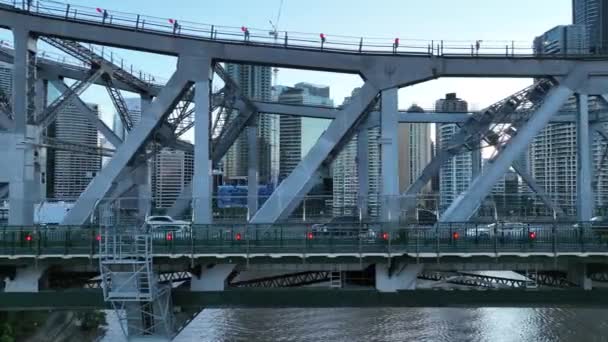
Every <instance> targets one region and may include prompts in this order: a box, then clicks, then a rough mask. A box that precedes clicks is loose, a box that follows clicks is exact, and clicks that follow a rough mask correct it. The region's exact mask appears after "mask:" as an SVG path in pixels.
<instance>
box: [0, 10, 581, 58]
mask: <svg viewBox="0 0 608 342" xmlns="http://www.w3.org/2000/svg"><path fill="white" fill-rule="evenodd" d="M0 4H3V5H5V7H7V8H9V9H15V10H19V11H25V12H29V13H31V14H35V15H40V16H49V17H54V18H60V19H62V20H70V21H80V22H87V23H94V24H99V25H105V26H114V27H119V28H128V29H129V30H135V31H146V32H152V33H156V34H163V35H174V36H180V37H187V38H195V39H205V40H217V41H225V42H234V43H245V44H259V45H273V46H280V47H285V48H302V49H315V50H325V51H348V52H354V53H374V54H377V53H379V54H410V55H411V54H414V55H468V56H478V55H486V56H515V55H519V56H531V55H533V49H532V42H523V41H514V40H493V41H488V40H485V41H481V40H449V41H448V40H430V39H412V38H402V37H356V36H349V35H332V34H324V33H321V32H319V33H305V32H288V31H275V30H272V29H270V30H269V29H257V28H250V27H247V26H246V25H245V26H242V27H231V26H222V25H212V24H203V23H196V22H191V21H185V20H178V19H176V18H171V17H167V18H159V17H152V16H145V15H141V14H133V13H126V12H120V11H114V10H110V9H106V8H94V7H87V6H79V5H72V4H66V3H63V2H58V1H52V0H41V1H28V0H0ZM581 54H582V51H580V49H577V50H573V51H567V52H566V53H564V55H572V56H578V55H581ZM549 57H551V56H549ZM553 57H556V56H553ZM557 57H563V55H562V56H557Z"/></svg>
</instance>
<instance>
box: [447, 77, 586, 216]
mask: <svg viewBox="0 0 608 342" xmlns="http://www.w3.org/2000/svg"><path fill="white" fill-rule="evenodd" d="M583 76H584V74H582V73H580V72H577V71H574V72H573V74H571V75H570V76H568V77H567V78H566V79H565V80H564V81H563V82H562V83H561V84H560V85H559V86H557V87H556V88H554V89H552V90H551V91H550V92H549V93H548V94H547V96H546V98H545V101H544V102H543V103H542V105H541V106H540V108H539V109H538V110H537V111H536V112H535V113H534V114H533V115H532V117H531V119H530V120H529V121H528V122H527V123H526V124H525V126H523V127H522V128H521V129H520V130H518V133H517V135H516V136H515V137H513V138H512V139H511V140H510V142H509V144H507V145H506V147H505V148H504V149H503V150H502V151H500V153H499V155H498V157H497V158H496V159H495V160H494V162H493V163H491V164H490V165H488V167H487V168H486V169H485V170H484V171H483V173H482V174H481V175H480V176H479V177H477V178H475V180H474V181H473V182H471V184H470V186H469V188H468V190H467V191H465V192H464V193H462V194H460V195H459V196H458V197H457V198H456V199H455V200H454V202H452V204H451V205H450V207H449V208H448V209H447V210H446V211H445V213H444V214H443V216H442V217H441V219H440V221H441V222H459V221H460V222H464V221H467V220H468V219H469V218H470V217H471V216H472V215H473V214H474V213H475V210H477V207H478V206H479V204H480V203H481V201H482V200H483V198H484V197H485V196H487V194H488V193H489V192H490V191H491V190H492V187H494V184H496V182H497V181H498V179H500V177H501V176H502V175H504V173H505V172H506V171H507V170H508V169H509V167H510V166H511V165H512V164H513V161H515V160H516V159H517V158H518V157H519V156H520V155H521V153H522V152H523V151H525V149H526V147H527V146H528V144H529V143H530V142H531V141H532V139H534V137H535V136H536V135H537V134H538V132H540V131H541V130H542V129H543V128H544V127H545V126H546V125H547V123H548V122H549V121H550V120H551V117H553V115H554V114H555V113H557V112H558V111H559V109H560V108H561V106H562V105H563V103H564V102H565V101H566V100H567V99H568V97H570V95H572V93H573V90H572V89H571V88H570V87H572V83H575V84H574V85H575V86H578V83H580V82H581V80H582V78H583Z"/></svg>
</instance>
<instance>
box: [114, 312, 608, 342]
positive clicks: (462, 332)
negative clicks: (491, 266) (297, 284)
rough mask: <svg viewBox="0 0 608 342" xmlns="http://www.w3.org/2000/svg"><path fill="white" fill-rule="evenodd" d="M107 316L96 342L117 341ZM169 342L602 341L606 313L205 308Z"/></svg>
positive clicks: (607, 330) (606, 333)
mask: <svg viewBox="0 0 608 342" xmlns="http://www.w3.org/2000/svg"><path fill="white" fill-rule="evenodd" d="M108 316H109V317H108V318H109V319H108V320H109V321H110V327H109V331H108V334H107V335H106V338H104V341H123V340H124V339H123V338H122V335H121V331H120V328H119V327H118V325H117V322H116V321H115V320H114V316H113V315H111V314H110V315H108ZM175 341H176V342H180V341H181V342H183V341H438V342H443V341H445V342H455V341H491V342H510V341H547V342H549V341H551V342H553V341H575V342H587V341H608V310H587V309H504V308H500V309H492V308H484V309H263V310H261V309H231V310H205V311H204V312H202V313H201V314H200V315H199V316H198V317H197V318H196V319H195V320H194V321H193V322H192V323H190V325H189V326H188V327H187V328H186V329H185V330H184V331H183V332H182V333H181V334H180V335H179V336H178V337H177V338H176V339H175Z"/></svg>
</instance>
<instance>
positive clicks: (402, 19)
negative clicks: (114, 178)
mask: <svg viewBox="0 0 608 342" xmlns="http://www.w3.org/2000/svg"><path fill="white" fill-rule="evenodd" d="M283 1H284V2H283V7H282V11H281V16H280V20H279V21H278V29H279V30H285V31H291V32H310V33H315V34H316V33H321V32H322V33H324V34H326V35H327V36H328V37H331V36H332V34H333V35H349V36H355V37H359V36H363V37H386V40H387V41H388V42H392V39H393V38H395V37H399V38H400V39H401V41H405V40H407V39H424V40H427V41H431V40H434V41H440V40H444V41H446V42H447V41H456V40H457V41H463V42H465V43H466V44H468V42H471V43H473V42H475V41H476V40H483V42H484V43H486V42H487V44H493V43H491V41H501V42H500V43H496V44H503V43H502V41H504V42H510V41H516V42H517V44H518V45H520V46H526V47H527V46H531V44H532V43H531V42H532V40H533V38H534V37H535V36H538V35H540V34H542V33H543V32H545V31H547V30H549V29H551V28H552V27H554V26H556V25H564V24H570V23H571V21H572V15H571V0H510V1H497V0H458V1H453V0H425V1H414V0H377V1H362V0H331V1H328V0H306V1H296V0H283ZM280 2H281V0H255V1H252V0H232V1H231V0H222V1H210V0H179V1H172V2H168V1H162V0H147V1H142V0H129V1H124V0H72V1H70V3H72V4H77V5H82V6H89V7H101V8H104V9H107V10H108V11H112V10H119V11H121V12H131V13H141V14H145V15H150V16H157V17H160V18H174V19H177V20H181V21H193V22H200V23H208V24H215V25H223V26H235V27H240V26H247V27H251V28H262V29H266V28H267V29H268V30H270V29H271V25H270V23H269V20H272V21H273V22H275V23H276V22H277V14H278V9H279V4H280ZM7 37H10V35H9V34H8V33H7V32H3V33H1V34H0V39H3V38H7ZM484 43H482V44H484ZM501 46H502V45H501ZM118 53H119V54H120V55H121V56H122V57H124V58H125V59H126V60H127V61H129V62H130V63H132V64H134V65H137V67H138V68H139V69H143V70H145V71H148V72H150V73H152V74H154V75H157V76H159V77H160V78H164V79H167V78H168V77H169V76H170V75H171V73H172V72H173V70H174V68H175V67H174V65H175V58H170V57H165V56H161V57H159V56H156V55H152V54H147V53H137V52H128V51H118ZM302 81H305V82H312V83H317V84H324V85H329V86H330V89H331V96H332V98H333V100H334V103H336V104H340V103H342V101H343V99H344V97H345V96H348V95H349V94H350V92H351V91H352V89H353V88H354V87H357V86H360V85H361V84H362V81H361V79H360V78H359V77H358V76H356V75H340V74H332V73H324V72H310V71H300V70H286V69H281V70H280V72H279V75H278V79H277V83H278V84H281V85H293V84H295V83H298V82H302ZM529 84H530V80H529V79H463V78H451V79H447V78H446V79H439V80H434V81H429V82H425V83H423V84H419V85H414V86H411V87H407V88H403V89H401V90H400V91H399V107H400V108H402V109H406V108H408V107H409V106H410V105H411V104H413V103H415V104H418V105H420V106H422V107H423V108H432V107H433V106H434V103H435V101H436V100H437V99H439V98H441V97H443V96H444V95H445V94H446V93H449V92H456V93H457V94H458V96H459V97H461V98H463V99H464V100H466V101H467V102H469V106H470V109H473V110H476V109H482V108H485V107H486V106H489V105H491V104H492V103H494V102H496V101H498V100H500V99H502V98H504V97H506V96H508V95H510V94H512V93H514V92H516V91H518V90H520V89H522V88H524V87H526V86H528V85H529ZM127 96H128V95H127ZM83 98H84V100H85V101H87V102H95V103H98V104H99V105H100V107H101V110H102V114H103V118H104V120H106V121H108V120H109V119H108V118H110V117H111V115H112V113H113V111H114V110H113V108H112V104H111V102H110V100H109V97H108V96H107V94H105V90H104V89H103V88H100V87H91V88H90V89H89V90H87V92H85V94H83Z"/></svg>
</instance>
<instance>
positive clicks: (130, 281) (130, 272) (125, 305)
mask: <svg viewBox="0 0 608 342" xmlns="http://www.w3.org/2000/svg"><path fill="white" fill-rule="evenodd" d="M100 237H101V238H100V241H99V243H100V248H99V268H100V273H101V279H102V284H103V296H104V300H105V301H106V302H109V303H111V305H112V307H113V308H114V310H115V311H116V314H117V316H118V318H119V321H120V324H121V328H122V330H123V332H124V334H125V335H126V336H129V337H136V336H139V337H141V336H163V337H170V336H172V334H173V332H174V327H173V316H172V304H171V287H170V285H169V286H163V285H160V284H159V283H158V281H157V277H156V276H155V274H154V270H153V265H152V235H151V234H149V233H147V232H143V231H140V230H137V229H135V230H121V229H119V228H114V227H112V228H106V229H105V230H103V232H102V234H101V235H100Z"/></svg>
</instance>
